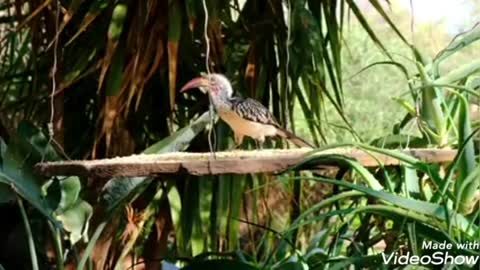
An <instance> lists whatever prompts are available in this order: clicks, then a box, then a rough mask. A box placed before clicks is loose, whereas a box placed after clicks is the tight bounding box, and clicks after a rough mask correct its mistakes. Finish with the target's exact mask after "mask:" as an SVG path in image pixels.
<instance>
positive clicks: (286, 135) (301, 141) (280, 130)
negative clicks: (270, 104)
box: [277, 127, 315, 148]
mask: <svg viewBox="0 0 480 270" xmlns="http://www.w3.org/2000/svg"><path fill="white" fill-rule="evenodd" d="M277 134H278V136H280V137H282V138H285V139H287V140H289V141H291V142H292V143H294V144H295V145H296V146H298V147H310V148H315V146H313V145H312V144H310V143H308V142H307V141H305V140H304V139H302V138H300V137H298V136H297V135H295V134H293V133H292V132H290V131H288V130H286V129H284V128H282V127H277Z"/></svg>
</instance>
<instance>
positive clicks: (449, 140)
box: [0, 0, 480, 269]
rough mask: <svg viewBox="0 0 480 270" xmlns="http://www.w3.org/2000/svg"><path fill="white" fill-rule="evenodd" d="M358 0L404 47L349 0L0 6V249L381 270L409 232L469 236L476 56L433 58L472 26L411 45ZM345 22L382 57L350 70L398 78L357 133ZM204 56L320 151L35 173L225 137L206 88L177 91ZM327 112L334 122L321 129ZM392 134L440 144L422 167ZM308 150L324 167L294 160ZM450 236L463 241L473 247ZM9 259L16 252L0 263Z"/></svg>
mask: <svg viewBox="0 0 480 270" xmlns="http://www.w3.org/2000/svg"><path fill="white" fill-rule="evenodd" d="M368 2H369V6H370V7H372V9H373V11H374V13H375V14H376V15H377V16H379V17H380V18H381V19H382V21H383V22H384V23H385V25H386V26H388V28H389V29H390V30H391V31H392V32H393V33H394V36H392V39H393V38H394V39H395V40H397V41H398V44H401V45H399V46H403V48H406V50H408V55H407V56H406V57H407V59H408V61H407V62H408V64H407V63H405V62H406V61H405V59H404V56H402V57H398V56H397V55H395V54H394V53H392V48H389V47H388V46H386V45H385V44H384V43H382V42H381V40H380V38H379V37H378V36H377V35H376V31H375V30H374V29H373V28H372V26H371V25H370V24H369V23H368V20H367V16H366V13H365V12H364V11H363V10H362V6H359V4H358V3H357V1H354V0H343V1H334V0H330V1H316V0H283V1H258V0H245V1H239V0H231V1H227V0H222V1H217V0H205V1H196V0H169V1H158V0H147V1H130V0H121V1H104V0H47V1H18V0H7V1H3V2H2V3H0V137H1V140H0V203H1V206H0V207H1V208H0V209H2V212H1V213H3V214H4V216H6V217H8V219H4V221H3V222H2V223H3V224H2V226H3V227H2V230H0V231H1V234H2V236H3V237H4V239H6V241H5V242H4V243H3V244H2V245H0V266H2V265H3V266H4V267H5V269H23V268H29V267H31V268H32V269H49V268H52V267H56V268H57V269H65V268H67V267H76V268H77V269H83V268H84V267H86V268H89V269H127V268H129V267H134V266H133V265H137V266H139V265H144V266H146V267H150V268H151V269H158V268H159V267H160V264H161V263H162V264H163V266H164V267H175V266H174V265H173V264H176V265H177V266H179V267H185V269H203V268H205V269H206V268H211V269H217V268H227V267H229V268H238V269H250V268H252V269H259V268H265V269H345V268H347V267H349V266H351V267H354V268H355V269H361V268H362V267H369V266H371V265H376V266H378V268H379V269H380V268H385V269H387V268H393V266H387V265H384V264H382V259H383V257H382V256H383V255H385V254H396V253H398V254H405V253H407V252H410V253H411V254H415V255H425V254H427V255H428V254H429V253H431V252H432V250H424V249H422V243H423V242H426V241H435V242H444V241H446V242H448V243H465V242H473V241H478V239H480V234H479V232H480V230H479V229H478V226H479V225H480V224H479V223H480V217H479V215H478V213H479V195H478V194H479V193H480V191H479V185H480V166H479V161H478V139H477V141H475V139H476V138H478V129H479V124H478V119H475V118H474V117H471V111H472V108H474V107H472V106H473V104H474V103H475V102H477V103H478V98H479V94H478V92H479V91H478V88H479V85H480V84H479V82H480V80H479V78H478V70H479V69H480V61H479V60H478V59H468V58H467V59H466V60H465V61H464V62H463V63H461V64H457V65H453V66H451V68H449V69H444V68H442V65H443V64H444V63H445V62H447V61H448V60H449V59H451V58H452V57H453V56H454V55H457V54H460V53H462V52H463V51H464V50H466V49H468V47H471V46H475V44H474V43H475V42H476V41H478V40H479V39H480V30H478V28H474V29H473V30H471V31H469V32H466V33H464V34H462V35H459V36H458V37H456V38H455V39H454V40H453V41H452V42H451V43H450V44H449V45H448V46H447V47H446V48H445V49H444V50H442V51H441V52H440V53H439V54H437V55H436V56H434V57H428V56H427V55H426V54H425V53H424V52H423V51H422V48H417V47H416V46H413V45H411V44H410V43H409V42H408V41H407V39H406V38H405V37H404V35H403V34H402V33H401V31H400V30H399V28H398V27H397V25H396V24H395V23H394V21H393V20H392V19H391V17H390V16H389V15H388V14H387V10H388V8H387V5H388V1H377V0H369V1H368ZM205 11H207V12H205ZM206 14H208V16H205V15H206ZM349 15H351V16H349ZM350 21H354V24H355V27H357V28H356V29H358V30H357V32H356V33H358V32H361V33H362V34H363V35H366V36H367V37H368V39H369V40H370V42H372V43H371V44H373V45H375V46H376V48H378V50H379V52H381V54H382V56H383V58H382V60H380V61H377V62H373V63H368V64H365V66H362V67H361V68H363V70H359V73H358V74H348V76H352V77H351V78H358V76H362V73H363V72H368V71H369V70H371V69H373V68H378V67H383V68H386V67H389V68H393V69H394V70H395V71H396V72H397V73H398V74H401V76H403V77H404V78H405V80H404V85H403V86H402V87H403V88H404V90H405V92H404V93H403V94H402V95H399V96H397V97H396V101H397V102H398V104H399V107H400V108H403V109H404V111H403V113H402V114H401V115H398V116H399V117H397V120H398V123H394V124H392V127H393V128H392V130H391V132H390V134H386V135H385V134H382V136H381V137H375V138H372V137H368V136H366V135H365V134H364V133H361V132H360V133H359V132H358V131H357V130H356V128H355V127H356V125H355V124H352V123H351V122H352V120H356V119H354V117H355V116H349V115H348V114H347V113H345V112H346V111H347V112H348V110H347V109H346V104H347V103H346V101H345V96H348V95H347V94H346V93H345V92H346V91H348V89H345V87H344V85H345V78H346V77H347V76H346V75H345V57H344V50H345V46H346V45H347V48H348V44H346V45H345V44H344V43H345V37H344V35H346V34H345V28H346V25H347V23H349V22H350ZM387 44H388V43H387ZM356 50H357V48H355V49H350V52H355V51H356ZM359 53H361V52H359ZM346 62H347V63H348V64H352V63H349V62H348V61H346ZM350 71H351V70H350ZM202 72H221V73H225V74H226V75H227V76H228V77H229V78H230V79H231V80H232V83H233V85H234V88H235V90H236V91H237V93H238V94H239V95H243V96H249V97H254V98H256V99H258V100H260V101H261V102H262V103H263V104H265V105H267V106H269V108H271V110H272V112H273V114H274V115H275V116H276V117H277V119H278V120H279V122H280V123H282V124H283V125H285V126H287V127H289V128H290V129H291V130H293V131H295V130H300V131H299V133H300V134H302V135H303V136H305V137H308V138H309V139H310V140H311V141H313V142H315V144H316V145H317V146H318V147H319V149H318V150H319V151H315V152H312V154H311V155H310V156H308V157H307V158H306V160H305V162H304V163H302V164H298V166H296V167H295V168H292V169H291V170H289V171H287V172H284V173H282V174H280V175H277V176H271V175H246V176H233V175H222V176H215V177H214V176H208V177H193V176H181V177H180V176H162V177H158V178H153V177H133V178H113V179H81V178H78V177H72V176H70V177H64V176H62V177H60V176H59V177H53V178H51V179H44V178H41V177H39V176H38V175H36V174H35V172H34V170H33V168H34V164H35V163H37V162H40V161H52V160H64V159H91V158H104V157H113V156H118V155H130V154H132V153H145V154H154V153H165V152H173V151H186V150H188V151H209V150H210V149H209V143H208V142H209V140H210V142H211V140H212V138H211V137H210V138H209V136H212V134H213V136H214V138H213V141H214V147H215V148H216V150H224V149H228V148H229V147H230V146H231V144H232V142H231V141H232V139H231V136H230V135H231V134H230V131H229V129H228V128H227V126H226V125H225V124H223V123H222V122H220V121H219V122H217V123H216V124H215V125H213V127H212V125H210V124H211V120H212V119H211V118H210V115H209V114H208V113H205V112H206V111H208V99H207V98H206V97H205V96H203V95H201V94H200V93H198V94H193V95H188V96H182V95H180V94H179V93H178V89H179V88H180V87H179V86H181V85H182V84H183V83H185V82H186V81H187V80H189V79H191V78H192V77H195V76H198V75H199V74H200V73H202ZM354 72H356V71H354ZM351 78H349V80H350V79H351ZM381 83H382V81H380V82H379V84H381ZM377 87H378V88H379V89H382V88H388V85H379V86H377ZM379 107H380V106H379ZM476 108H477V110H478V107H476ZM379 109H380V108H379ZM352 118H353V119H352ZM332 119H335V123H332ZM357 121H360V120H358V119H357ZM357 124H358V123H357ZM332 127H333V128H334V130H335V132H337V133H339V132H340V131H341V132H342V135H341V136H340V135H337V136H336V137H335V136H333V137H332V135H331V132H332ZM209 130H211V131H210V132H209ZM385 130H388V129H387V128H386V129H385ZM329 132H330V133H329ZM345 134H347V135H345ZM383 135H385V136H383ZM336 138H337V140H336ZM338 138H340V139H338ZM347 140H349V141H350V142H348V143H345V144H343V145H331V144H330V143H332V142H336V141H342V142H345V141H347ZM252 146H253V144H252V145H246V148H251V147H252ZM270 146H271V147H287V146H286V145H285V143H284V142H280V141H275V142H270ZM338 147H353V148H358V149H361V150H363V151H367V152H368V153H381V154H385V155H388V156H391V157H392V158H395V159H399V160H401V161H402V166H399V167H396V168H390V167H384V166H383V165H382V164H379V166H378V167H377V168H374V169H372V168H365V167H363V166H361V164H359V163H358V162H357V161H354V160H350V159H348V158H346V157H344V156H341V155H332V154H324V153H322V151H320V150H323V149H326V148H333V149H335V148H338ZM408 147H431V148H455V149H458V155H457V156H456V158H455V160H454V161H453V162H452V163H450V164H428V163H426V162H423V161H421V160H418V159H417V158H415V157H411V156H408V155H404V154H401V153H400V152H398V151H396V149H401V148H408ZM322 164H327V165H331V164H335V165H337V166H338V167H339V170H338V172H337V173H336V175H331V174H330V175H328V176H325V175H323V176H320V175H317V174H313V173H310V172H308V171H302V170H303V169H306V168H307V169H308V166H312V165H322ZM10 213H11V215H10ZM25 239H26V240H25ZM452 252H453V254H455V255H474V256H480V254H479V252H478V250H476V249H474V248H471V249H464V250H459V249H456V250H453V251H452ZM382 254H383V255H382ZM19 257H22V258H29V260H27V259H25V260H12V258H19ZM477 265H478V263H477ZM468 267H471V266H458V269H467V268H468ZM0 269H1V267H0Z"/></svg>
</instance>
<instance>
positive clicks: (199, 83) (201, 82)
mask: <svg viewBox="0 0 480 270" xmlns="http://www.w3.org/2000/svg"><path fill="white" fill-rule="evenodd" d="M208 85H209V82H208V79H206V78H204V77H198V78H195V79H193V80H191V81H189V82H188V83H187V84H185V85H184V86H183V87H182V89H180V92H185V91H187V90H188V89H192V88H200V87H208ZM200 90H202V89H200ZM202 91H203V90H202Z"/></svg>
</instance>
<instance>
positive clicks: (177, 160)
mask: <svg viewBox="0 0 480 270" xmlns="http://www.w3.org/2000/svg"><path fill="white" fill-rule="evenodd" d="M310 151H311V149H306V148H302V149H281V150H254V151H229V152H217V153H216V154H215V157H213V154H211V153H188V152H177V153H167V154H159V155H132V156H127V157H117V158H111V159H99V160H76V161H59V162H44V163H39V164H37V165H36V171H37V172H38V173H39V174H41V175H44V176H53V175H79V176H91V177H102V178H107V177H114V176H151V175H161V174H192V175H209V174H212V175H214V174H228V173H231V174H246V173H278V172H281V171H283V170H285V169H287V168H289V167H291V166H293V165H295V164H297V163H298V162H300V161H302V160H303V159H304V158H305V156H306V155H307V154H308V153H310ZM402 152H403V153H406V154H410V155H412V156H414V157H416V158H418V159H420V160H422V161H424V162H427V163H445V162H450V161H452V160H453V159H454V157H455V155H456V153H457V152H456V150H438V149H409V150H403V151H402ZM321 153H330V154H341V155H345V156H347V157H350V158H354V159H356V160H357V161H358V162H359V163H360V164H362V165H363V166H366V167H376V166H379V165H380V164H382V165H384V166H394V165H398V164H399V161H398V160H396V159H394V158H392V157H387V156H384V155H379V154H373V153H366V152H364V151H362V150H358V149H334V150H329V151H324V152H321Z"/></svg>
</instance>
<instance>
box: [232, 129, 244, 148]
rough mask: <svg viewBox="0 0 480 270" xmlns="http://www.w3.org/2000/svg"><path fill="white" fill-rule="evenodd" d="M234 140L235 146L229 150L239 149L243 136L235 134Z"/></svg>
mask: <svg viewBox="0 0 480 270" xmlns="http://www.w3.org/2000/svg"><path fill="white" fill-rule="evenodd" d="M234 140H235V145H234V146H233V147H232V148H230V150H235V149H240V147H241V146H242V142H243V134H238V133H235V134H234Z"/></svg>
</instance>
